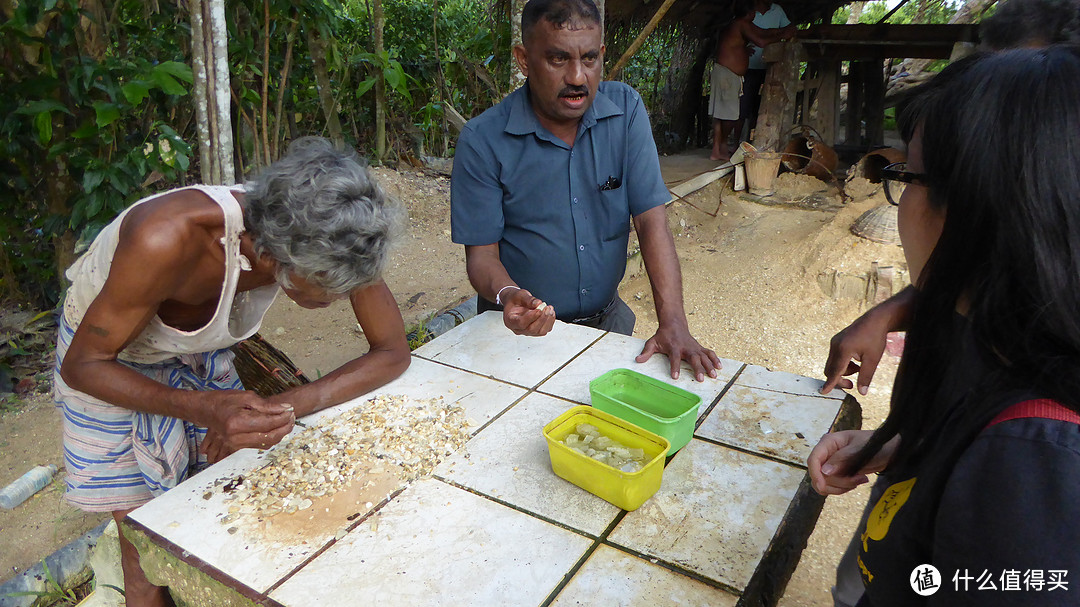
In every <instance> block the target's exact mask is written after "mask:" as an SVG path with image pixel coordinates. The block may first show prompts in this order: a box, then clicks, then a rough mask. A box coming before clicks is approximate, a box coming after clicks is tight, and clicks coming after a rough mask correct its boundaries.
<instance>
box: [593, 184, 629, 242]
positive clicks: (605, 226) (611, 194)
mask: <svg viewBox="0 0 1080 607" xmlns="http://www.w3.org/2000/svg"><path fill="white" fill-rule="evenodd" d="M600 201H601V211H600V214H601V217H602V218H603V223H602V228H601V230H600V233H601V235H602V240H603V241H604V242H610V241H612V240H617V239H619V238H625V237H626V236H627V235H628V234H629V233H630V202H629V201H628V200H627V197H626V186H625V185H620V187H618V188H614V189H611V190H602V191H601V192H600Z"/></svg>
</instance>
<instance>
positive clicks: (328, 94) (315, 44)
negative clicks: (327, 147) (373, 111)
mask: <svg viewBox="0 0 1080 607" xmlns="http://www.w3.org/2000/svg"><path fill="white" fill-rule="evenodd" d="M304 33H305V35H306V36H307V43H308V52H310V53H311V62H312V65H313V67H314V70H315V84H316V87H315V88H316V90H317V91H318V93H319V103H320V104H321V105H322V108H323V115H324V116H326V130H327V133H328V134H329V136H330V141H332V142H334V145H335V146H337V147H338V148H341V147H344V146H345V136H344V135H343V134H342V131H341V119H340V118H338V111H337V104H336V103H334V93H333V87H332V85H331V84H330V71H329V68H328V67H327V65H326V41H325V40H323V39H322V38H320V37H319V34H318V33H317V32H316V31H315V26H314V25H313V24H310V23H309V24H308V25H307V27H305V28H304Z"/></svg>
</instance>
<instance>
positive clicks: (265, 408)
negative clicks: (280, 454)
mask: <svg viewBox="0 0 1080 607" xmlns="http://www.w3.org/2000/svg"><path fill="white" fill-rule="evenodd" d="M204 394H205V398H207V399H210V402H209V403H207V409H208V410H209V411H210V416H211V418H210V420H209V423H208V424H207V432H206V438H205V439H204V440H203V443H202V446H201V447H200V451H201V452H202V453H204V454H205V455H206V458H207V460H209V461H210V462H211V463H214V462H216V461H219V460H221V459H222V458H224V457H225V456H227V455H229V454H230V453H232V452H234V451H237V450H239V449H244V448H253V449H267V448H269V447H272V446H274V445H276V444H277V443H278V442H279V441H280V440H281V439H282V438H284V437H285V436H286V435H287V434H289V432H291V431H292V428H293V423H294V422H295V421H296V415H295V414H294V413H293V408H292V407H290V406H289V405H280V404H274V403H270V402H268V401H266V400H265V399H263V398H262V397H260V396H259V395H257V394H255V393H254V392H250V391H244V390H215V391H210V392H206V393H204Z"/></svg>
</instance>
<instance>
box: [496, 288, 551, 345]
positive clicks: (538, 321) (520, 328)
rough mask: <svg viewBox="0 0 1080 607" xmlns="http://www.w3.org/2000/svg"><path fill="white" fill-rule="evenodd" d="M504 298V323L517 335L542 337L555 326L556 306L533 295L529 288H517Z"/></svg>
mask: <svg viewBox="0 0 1080 607" xmlns="http://www.w3.org/2000/svg"><path fill="white" fill-rule="evenodd" d="M507 295H508V296H507V297H506V298H504V299H503V323H504V324H505V325H506V328H507V329H510V330H511V331H513V332H514V333H515V334H517V335H528V336H530V337H540V336H543V335H547V334H548V332H550V331H551V328H552V327H554V326H555V308H553V307H551V306H549V305H546V304H545V303H544V302H543V301H541V300H540V299H538V298H536V297H533V294H532V293H530V292H529V291H528V290H527V289H517V290H515V291H513V292H512V293H508V294H507Z"/></svg>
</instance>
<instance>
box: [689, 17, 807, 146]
mask: <svg viewBox="0 0 1080 607" xmlns="http://www.w3.org/2000/svg"><path fill="white" fill-rule="evenodd" d="M734 15H735V19H734V20H733V21H732V22H731V23H729V24H728V25H727V26H726V27H725V28H724V29H723V30H721V31H720V35H719V38H718V40H717V43H716V56H715V57H714V59H713V60H714V62H713V68H712V76H711V80H710V83H709V84H710V95H709V115H710V116H711V117H712V119H713V146H712V154H711V155H710V156H709V159H710V160H720V161H727V160H728V159H730V158H731V153H732V150H731V149H729V148H728V136H729V135H730V134H731V132H732V130H733V129H735V126H736V125H737V124H738V120H739V112H740V110H739V96H740V95H741V94H742V92H743V75H744V74H746V72H747V69H748V66H749V59H750V45H751V43H753V44H757V45H759V46H766V45H768V44H771V43H773V42H776V41H778V40H785V39H787V38H790V37H791V36H793V35H794V34H795V28H794V27H793V26H790V25H789V26H787V27H784V28H781V29H773V30H764V29H761V28H760V27H758V26H756V25H754V23H753V21H752V20H751V19H752V17H753V15H754V8H753V6H752V5H751V4H750V3H749V0H737V1H736V3H735V7H734ZM759 88H760V87H759Z"/></svg>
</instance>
